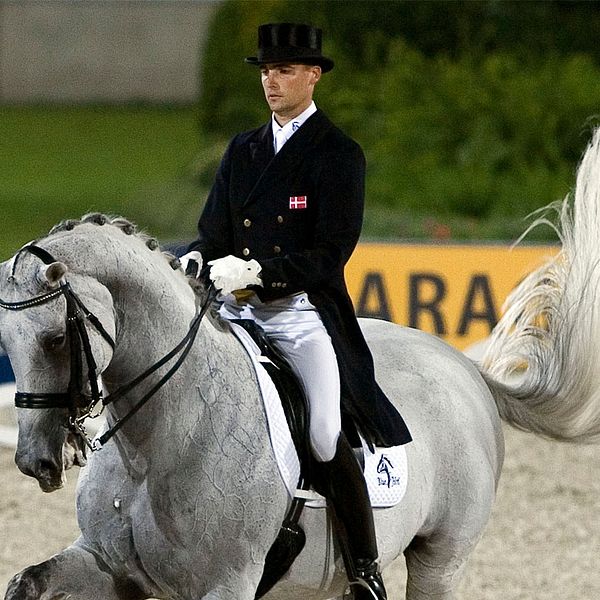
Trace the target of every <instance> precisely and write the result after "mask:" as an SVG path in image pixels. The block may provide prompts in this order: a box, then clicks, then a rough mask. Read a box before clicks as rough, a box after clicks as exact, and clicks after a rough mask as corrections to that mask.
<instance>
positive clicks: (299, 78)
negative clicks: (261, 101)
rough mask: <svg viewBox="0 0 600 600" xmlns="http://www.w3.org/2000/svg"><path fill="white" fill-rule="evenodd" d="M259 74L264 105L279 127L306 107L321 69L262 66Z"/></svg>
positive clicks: (274, 65)
mask: <svg viewBox="0 0 600 600" xmlns="http://www.w3.org/2000/svg"><path fill="white" fill-rule="evenodd" d="M260 72H261V80H262V86H263V90H264V92H265V98H266V100H267V104H268V105H269V108H270V109H271V110H272V111H273V112H274V113H275V118H276V119H277V122H278V123H279V124H280V125H285V123H287V122H288V121H290V120H291V119H293V118H294V117H297V116H298V115H299V114H300V113H301V112H303V111H304V110H305V109H307V108H308V107H309V105H310V103H311V102H312V96H313V91H314V88H315V84H316V83H317V81H319V79H320V78H321V67H319V66H317V65H299V64H289V63H273V64H266V65H263V66H262V67H261V69H260Z"/></svg>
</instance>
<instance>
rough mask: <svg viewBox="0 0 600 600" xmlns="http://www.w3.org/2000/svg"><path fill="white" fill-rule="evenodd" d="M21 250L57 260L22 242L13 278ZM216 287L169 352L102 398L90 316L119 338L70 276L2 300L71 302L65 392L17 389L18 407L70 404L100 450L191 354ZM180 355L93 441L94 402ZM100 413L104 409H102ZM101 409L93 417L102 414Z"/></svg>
mask: <svg viewBox="0 0 600 600" xmlns="http://www.w3.org/2000/svg"><path fill="white" fill-rule="evenodd" d="M22 252H29V253H31V254H33V255H34V256H36V257H37V258H39V259H40V260H41V261H42V262H44V264H47V265H50V264H52V263H54V262H56V260H55V259H54V258H53V257H52V255H51V254H50V253H49V252H48V251H47V250H44V249H43V248H40V247H39V246H36V245H35V244H33V243H32V244H28V245H26V246H23V248H21V250H19V252H18V253H17V255H16V256H15V259H14V262H13V267H12V270H11V275H10V277H9V279H12V280H14V273H15V268H16V263H17V260H18V258H19V256H20V254H21V253H22ZM215 295H216V290H215V289H214V287H213V286H211V287H210V288H209V290H208V293H207V297H206V299H205V301H204V303H203V304H202V307H201V309H200V311H199V312H198V313H197V314H196V315H195V317H194V319H193V320H192V322H191V324H190V328H189V330H188V332H187V333H186V335H185V336H184V338H183V339H182V340H181V341H180V342H179V344H177V346H175V347H174V348H173V349H172V350H171V351H170V352H169V353H167V354H166V355H165V356H163V357H162V358H161V359H160V360H158V361H157V362H156V363H154V364H153V365H151V366H150V367H149V368H148V369H146V371H144V372H143V373H141V374H140V375H138V376H137V377H136V378H134V379H133V380H132V381H130V382H129V383H127V384H125V385H123V386H121V387H120V388H118V389H117V390H115V391H114V392H113V393H112V394H110V395H109V396H107V397H106V398H103V396H102V391H101V390H100V389H99V387H98V379H97V373H96V371H97V365H96V361H95V360H94V355H93V352H92V347H91V344H90V339H89V336H88V332H87V328H86V325H85V323H86V321H89V322H90V324H91V325H92V326H93V327H94V329H96V331H97V332H98V333H99V334H100V335H101V336H102V338H103V339H104V340H105V341H106V342H107V343H108V344H109V345H110V347H111V348H112V350H113V351H114V350H115V342H114V340H113V339H112V337H111V336H110V335H109V334H108V332H107V331H106V329H105V328H104V327H103V325H102V323H101V322H100V320H99V319H98V318H97V317H96V316H95V315H94V314H93V313H92V312H90V311H89V310H88V309H87V308H86V307H85V305H84V304H83V302H82V301H81V299H80V298H79V297H78V296H77V294H76V293H75V292H74V291H73V289H72V288H71V286H70V285H69V282H68V281H66V280H65V281H64V282H63V283H62V284H61V285H60V286H59V287H57V288H56V289H54V290H51V291H49V292H46V293H44V294H40V295H39V296H34V297H33V298H29V299H28V300H21V301H18V302H6V301H4V300H2V299H0V308H3V309H5V310H12V311H20V310H26V309H28V308H32V307H34V306H41V305H43V304H46V303H47V302H51V301H52V300H54V299H56V298H59V297H60V296H64V297H65V300H66V305H67V314H66V325H67V327H66V329H67V330H66V335H67V339H68V342H69V352H70V362H71V365H70V369H71V370H70V379H69V385H68V388H67V391H66V392H48V393H41V392H19V391H17V393H16V394H15V406H16V407H18V408H66V409H68V411H69V429H70V430H71V431H73V432H75V433H77V434H79V435H80V436H81V437H82V438H83V440H84V442H85V443H86V445H87V446H88V447H89V448H90V449H91V450H92V451H95V450H100V449H101V448H102V446H103V445H104V444H105V443H106V442H107V441H108V440H109V439H110V438H111V437H113V435H115V433H116V432H117V431H118V430H119V429H120V428H121V427H122V426H123V425H124V424H125V423H126V422H127V421H128V420H129V419H130V418H131V417H132V416H133V415H134V414H135V413H137V411H138V410H139V409H140V408H141V407H142V406H143V405H144V404H145V403H146V402H147V401H148V400H149V399H150V398H152V396H154V394H155V393H156V392H157V391H158V390H159V389H160V388H161V387H162V386H163V385H164V384H165V383H166V382H167V381H168V380H169V379H170V378H171V377H172V376H173V374H174V373H175V372H176V371H177V370H178V369H179V367H180V366H181V365H182V363H183V361H184V360H185V358H186V356H187V355H188V353H189V351H190V349H191V347H192V344H193V342H194V340H195V338H196V334H197V333H198V329H199V327H200V322H201V321H202V318H203V317H204V315H205V314H206V311H207V310H208V307H209V306H210V304H211V303H212V301H213V300H214V298H215ZM178 354H179V358H178V359H177V361H176V362H175V363H174V364H173V366H172V367H171V368H170V369H169V370H168V371H167V372H166V373H165V374H164V375H163V376H162V377H161V378H160V379H159V381H158V382H157V383H156V384H154V386H153V387H152V388H151V389H150V390H149V391H148V392H147V393H146V394H144V396H143V397H142V398H141V399H140V400H138V401H137V402H136V403H135V404H134V405H133V406H132V407H131V408H130V410H129V411H128V412H127V413H126V414H125V415H124V416H123V417H121V418H120V419H118V420H117V421H115V422H114V423H113V425H112V426H111V427H110V428H109V429H108V430H107V431H105V432H104V434H103V435H102V436H100V437H99V438H96V439H94V440H91V439H90V438H89V436H88V435H87V433H86V431H85V428H84V426H83V421H84V420H85V419H87V418H88V417H89V416H91V415H92V413H93V412H94V410H95V409H96V407H97V406H98V405H99V404H101V405H102V408H104V407H105V406H107V405H108V404H111V403H112V402H115V401H116V400H118V399H120V398H122V397H123V396H124V395H125V394H127V393H128V392H130V391H131V390H132V389H133V388H135V387H136V386H137V385H139V384H140V383H141V382H142V381H144V380H145V379H146V378H147V377H149V376H150V375H151V374H152V373H154V372H155V371H157V370H158V369H160V367H162V366H163V365H165V364H166V363H167V362H169V361H170V360H171V359H172V358H174V357H175V356H177V355H178ZM82 356H83V357H84V358H85V362H86V365H87V380H88V383H89V386H90V394H89V395H86V394H84V392H83V383H82V380H83V377H82V375H83V364H82ZM100 412H102V411H100ZM98 414H100V413H98ZM98 414H96V415H94V416H98Z"/></svg>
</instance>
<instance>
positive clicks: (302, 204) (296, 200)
mask: <svg viewBox="0 0 600 600" xmlns="http://www.w3.org/2000/svg"><path fill="white" fill-rule="evenodd" d="M298 208H306V196H290V209H292V210H294V209H298Z"/></svg>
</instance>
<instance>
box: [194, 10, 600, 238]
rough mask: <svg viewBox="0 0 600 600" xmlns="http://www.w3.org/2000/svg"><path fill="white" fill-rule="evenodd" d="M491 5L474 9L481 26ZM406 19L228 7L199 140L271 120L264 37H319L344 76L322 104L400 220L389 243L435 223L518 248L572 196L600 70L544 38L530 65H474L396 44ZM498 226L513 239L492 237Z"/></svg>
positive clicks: (220, 23) (599, 96) (208, 73)
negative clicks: (266, 26) (283, 29)
mask: <svg viewBox="0 0 600 600" xmlns="http://www.w3.org/2000/svg"><path fill="white" fill-rule="evenodd" d="M417 4H428V3H417ZM447 4H452V3H447ZM484 4H486V3H473V5H474V7H475V8H473V9H472V11H471V12H472V13H473V15H471V16H473V17H474V18H475V17H478V16H479V15H478V14H476V13H477V11H478V10H479V11H481V10H482V8H481V7H482V6H483V5H484ZM492 4H493V3H492ZM344 5H348V6H347V7H346V8H344ZM500 5H502V3H500ZM533 8H534V7H532V10H533ZM400 9H402V11H404V13H403V14H406V10H407V3H398V2H396V3H394V2H373V3H370V2H350V3H341V2H295V3H292V2H289V1H287V0H265V1H264V2H260V3H256V2H238V1H229V2H225V3H224V4H223V6H222V8H221V9H220V10H219V11H218V14H217V17H216V19H215V22H214V24H213V27H212V33H211V36H210V39H209V42H208V44H207V47H206V52H205V55H204V56H205V59H204V65H203V73H204V81H203V90H204V91H203V95H202V97H201V99H200V121H201V127H202V128H203V130H204V131H206V132H209V133H211V134H216V135H219V136H223V137H227V136H230V135H231V134H233V133H234V132H236V131H240V130H244V129H249V128H251V127H254V126H257V125H259V124H260V123H262V122H264V121H265V120H266V118H267V110H266V107H265V104H264V100H263V97H262V90H261V86H260V81H259V76H258V71H257V70H256V68H254V67H251V66H249V65H246V64H244V63H243V57H244V56H247V55H248V54H253V53H254V51H255V49H256V29H257V26H258V25H259V24H260V23H263V22H268V21H271V20H306V21H309V22H313V23H315V24H319V25H321V26H322V27H323V29H324V34H325V40H324V53H325V54H326V55H329V56H332V57H333V58H334V59H335V61H336V68H335V69H334V70H333V71H332V72H331V73H330V74H327V75H325V76H324V77H323V79H322V81H321V82H320V83H319V85H318V88H317V92H316V95H315V98H316V101H317V104H318V105H319V106H321V107H322V108H323V109H324V110H325V111H326V112H327V113H328V114H330V116H331V117H332V118H333V120H334V121H335V122H336V123H338V124H339V125H340V126H341V127H342V128H343V129H345V130H346V131H347V132H348V133H349V134H350V135H352V136H353V137H354V138H355V139H357V140H358V141H359V142H360V143H361V145H362V146H363V148H364V150H365V153H366V155H367V161H368V174H367V189H368V202H369V206H370V207H371V209H372V210H374V211H375V213H377V211H379V213H380V214H383V213H384V212H385V211H387V212H388V213H390V214H391V213H394V214H395V215H396V217H397V218H395V219H390V220H389V222H390V223H392V222H394V221H396V222H397V225H390V227H391V229H388V231H387V235H390V236H394V235H403V234H406V233H408V235H410V236H411V237H415V236H416V237H419V236H420V235H422V236H424V237H428V236H429V233H428V227H427V226H426V225H422V224H421V225H418V226H417V227H416V228H415V226H414V225H413V226H409V231H408V232H406V231H405V227H404V226H403V223H404V221H405V220H406V221H407V222H410V221H411V220H412V221H413V222H414V221H415V219H416V220H417V221H419V220H420V221H419V222H421V223H426V222H429V221H427V219H429V220H430V219H431V217H432V216H434V217H435V219H436V220H441V221H443V222H445V223H448V224H449V225H448V228H449V231H450V233H449V235H450V236H451V237H458V238H462V237H471V236H472V235H483V236H484V237H487V236H488V235H489V236H496V235H498V232H499V230H500V231H504V235H508V236H511V237H512V236H513V235H516V234H518V232H519V231H520V230H522V229H523V223H522V222H521V220H520V219H521V218H522V217H523V216H525V215H526V214H528V213H529V212H531V211H532V210H535V209H536V208H539V207H540V206H543V205H545V204H547V203H549V202H551V201H554V200H556V199H560V198H562V197H564V196H565V194H566V193H567V192H568V191H569V189H570V186H571V185H572V183H573V179H574V170H575V167H576V164H577V162H578V160H579V157H580V156H581V153H582V151H583V149H584V148H585V145H586V143H587V141H588V139H589V137H590V131H591V127H592V126H593V125H595V124H597V118H596V115H597V113H598V110H599V107H600V68H599V67H598V64H597V63H596V62H595V61H594V58H593V56H592V54H591V53H587V54H586V53H579V54H574V53H559V52H548V51H546V46H547V42H548V40H547V39H546V38H544V44H546V46H544V45H540V48H542V49H543V50H544V51H543V52H542V51H540V52H539V53H538V54H535V53H532V54H531V55H526V53H525V52H524V51H523V46H522V45H521V48H520V49H515V50H514V51H511V50H505V49H502V48H499V49H498V48H497V49H494V50H492V51H486V52H478V53H477V52H475V51H474V50H475V49H477V50H480V48H479V47H477V48H466V49H465V46H464V40H462V41H461V46H460V48H461V49H462V51H458V50H457V48H456V47H455V48H454V49H453V50H454V51H453V52H439V51H438V52H432V51H430V50H431V48H429V51H426V50H424V49H423V48H418V47H417V45H416V44H415V42H414V39H413V40H412V42H411V43H409V42H408V41H406V39H407V38H408V37H409V36H408V35H405V36H402V35H400V34H398V33H397V32H396V33H394V27H395V24H394V15H395V14H396V15H400V14H401V11H400ZM535 10H537V11H538V13H539V11H540V10H541V8H540V7H538V8H537V9H535ZM352 11H353V12H352ZM394 11H396V12H394ZM455 12H456V11H455ZM534 12H535V11H534ZM359 13H360V14H359ZM538 13H536V14H538ZM453 14H454V13H453ZM456 14H458V13H456ZM369 15H370V16H369ZM459 16H460V15H459ZM517 16H518V15H517ZM359 17H360V18H359ZM448 18H450V17H448ZM378 23H379V25H378ZM382 23H383V24H385V26H384V25H382ZM415 23H416V24H418V21H417V20H415ZM415 23H413V26H415ZM358 24H360V26H359V25H358ZM459 25H460V23H458V25H457V27H458V26H459ZM505 25H506V23H505ZM421 26H422V27H423V29H424V30H425V29H426V28H427V23H422V24H421ZM353 27H354V30H353V29H352V28H353ZM396 29H397V27H396ZM482 29H485V28H482ZM505 29H507V28H506V27H505ZM507 30H508V29H507ZM429 33H431V32H429ZM428 39H429V40H431V39H433V36H431V35H430V36H429V38H428ZM480 42H481V40H478V41H477V44H479V46H481V45H482V43H480ZM474 43H475V42H474ZM532 44H534V42H532ZM488 45H489V44H488ZM499 46H500V44H499ZM497 221H503V222H504V223H505V227H504V230H503V228H502V227H500V228H498V227H496V226H494V225H492V226H489V225H490V224H493V223H495V222H497ZM368 222H369V219H368ZM371 222H372V224H373V223H375V222H377V218H374V219H372V220H371ZM486 223H487V224H488V226H486V225H485V224H486ZM375 228H376V229H378V227H377V226H376V227H375ZM448 228H447V229H448ZM447 229H446V230H447ZM446 230H445V231H446ZM542 235H543V234H542Z"/></svg>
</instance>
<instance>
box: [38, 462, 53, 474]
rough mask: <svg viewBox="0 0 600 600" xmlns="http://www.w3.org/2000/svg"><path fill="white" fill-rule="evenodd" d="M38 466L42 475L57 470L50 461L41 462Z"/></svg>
mask: <svg viewBox="0 0 600 600" xmlns="http://www.w3.org/2000/svg"><path fill="white" fill-rule="evenodd" d="M38 466H39V472H40V473H44V472H46V473H49V472H51V471H55V470H56V465H55V464H54V463H53V462H52V461H50V460H40V461H39V463H38Z"/></svg>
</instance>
